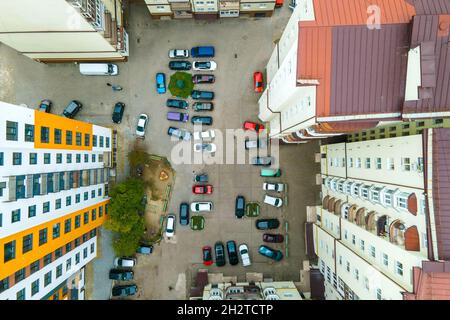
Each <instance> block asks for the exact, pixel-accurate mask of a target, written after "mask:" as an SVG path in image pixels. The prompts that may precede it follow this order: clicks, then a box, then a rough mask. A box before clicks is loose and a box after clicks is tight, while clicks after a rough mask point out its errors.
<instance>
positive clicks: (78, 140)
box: [75, 132, 81, 146]
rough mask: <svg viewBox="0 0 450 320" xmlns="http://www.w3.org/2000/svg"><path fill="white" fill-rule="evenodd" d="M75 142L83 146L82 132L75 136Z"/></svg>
mask: <svg viewBox="0 0 450 320" xmlns="http://www.w3.org/2000/svg"><path fill="white" fill-rule="evenodd" d="M75 144H76V145H77V146H81V132H77V133H76V136H75Z"/></svg>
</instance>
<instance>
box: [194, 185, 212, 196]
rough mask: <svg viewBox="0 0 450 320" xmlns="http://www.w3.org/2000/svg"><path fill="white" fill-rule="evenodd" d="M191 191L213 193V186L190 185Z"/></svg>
mask: <svg viewBox="0 0 450 320" xmlns="http://www.w3.org/2000/svg"><path fill="white" fill-rule="evenodd" d="M192 193H194V194H211V193H213V186H212V185H210V184H206V185H195V186H193V187H192Z"/></svg>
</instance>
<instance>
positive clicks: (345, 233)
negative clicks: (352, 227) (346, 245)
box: [344, 230, 348, 240]
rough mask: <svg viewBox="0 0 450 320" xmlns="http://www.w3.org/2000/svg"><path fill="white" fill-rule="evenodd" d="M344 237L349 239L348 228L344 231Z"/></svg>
mask: <svg viewBox="0 0 450 320" xmlns="http://www.w3.org/2000/svg"><path fill="white" fill-rule="evenodd" d="M344 239H345V240H347V239H348V231H347V230H345V231H344Z"/></svg>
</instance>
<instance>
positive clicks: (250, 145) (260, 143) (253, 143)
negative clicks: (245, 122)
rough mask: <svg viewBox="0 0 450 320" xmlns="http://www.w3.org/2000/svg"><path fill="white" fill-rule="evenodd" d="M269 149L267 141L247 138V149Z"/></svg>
mask: <svg viewBox="0 0 450 320" xmlns="http://www.w3.org/2000/svg"><path fill="white" fill-rule="evenodd" d="M265 147H267V142H266V140H265V139H256V140H250V139H249V138H245V149H247V150H248V149H255V148H265Z"/></svg>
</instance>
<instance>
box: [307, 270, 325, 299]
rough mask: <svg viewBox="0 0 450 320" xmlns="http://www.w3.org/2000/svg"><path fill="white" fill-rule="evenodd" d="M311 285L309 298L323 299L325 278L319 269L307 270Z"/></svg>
mask: <svg viewBox="0 0 450 320" xmlns="http://www.w3.org/2000/svg"><path fill="white" fill-rule="evenodd" d="M309 283H310V286H311V299H318V300H324V299H325V279H324V278H323V275H322V274H321V273H320V270H319V269H311V270H310V272H309Z"/></svg>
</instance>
